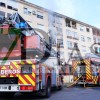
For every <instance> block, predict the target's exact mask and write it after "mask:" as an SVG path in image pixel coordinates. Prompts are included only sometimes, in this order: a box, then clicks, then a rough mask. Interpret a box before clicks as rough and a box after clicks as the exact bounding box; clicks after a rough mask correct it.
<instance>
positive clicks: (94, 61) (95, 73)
mask: <svg viewBox="0 0 100 100" xmlns="http://www.w3.org/2000/svg"><path fill="white" fill-rule="evenodd" d="M77 47H78V46H77ZM78 53H79V55H81V54H80V51H79V49H78ZM72 74H73V80H74V82H75V84H76V83H78V84H80V85H82V84H84V86H85V85H87V84H92V85H99V83H100V58H99V57H97V56H95V55H94V54H92V53H91V54H89V56H86V57H84V58H82V57H81V58H80V59H78V60H77V59H74V60H73V61H72Z"/></svg>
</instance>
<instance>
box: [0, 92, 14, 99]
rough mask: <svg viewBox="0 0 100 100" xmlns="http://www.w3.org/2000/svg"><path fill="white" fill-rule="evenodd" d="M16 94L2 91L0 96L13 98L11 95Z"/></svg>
mask: <svg viewBox="0 0 100 100" xmlns="http://www.w3.org/2000/svg"><path fill="white" fill-rule="evenodd" d="M13 96H14V93H5V92H4V93H3V92H2V93H0V97H2V98H9V97H10V98H11V97H13Z"/></svg>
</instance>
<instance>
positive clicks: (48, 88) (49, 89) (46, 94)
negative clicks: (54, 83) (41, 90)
mask: <svg viewBox="0 0 100 100" xmlns="http://www.w3.org/2000/svg"><path fill="white" fill-rule="evenodd" d="M50 96H51V81H50V80H48V82H47V86H46V92H45V97H46V98H49V97H50Z"/></svg>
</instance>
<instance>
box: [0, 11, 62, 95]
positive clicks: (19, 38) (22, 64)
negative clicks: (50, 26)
mask: <svg viewBox="0 0 100 100" xmlns="http://www.w3.org/2000/svg"><path fill="white" fill-rule="evenodd" d="M51 39H52V37H51V36H50V35H48V34H44V33H40V34H38V33H37V32H36V31H35V30H34V29H33V28H32V27H31V26H30V25H29V24H28V23H27V22H26V21H25V20H24V19H23V18H22V17H21V16H20V15H19V14H18V13H14V14H13V15H12V16H10V17H9V19H3V20H2V21H1V23H0V93H1V94H3V95H6V94H7V95H8V94H9V95H12V96H13V95H14V93H16V92H21V93H25V92H28V93H30V94H31V93H32V94H33V93H39V94H42V95H44V96H46V97H50V95H51V89H52V88H53V87H56V88H58V89H61V88H62V85H63V84H62V83H63V82H62V75H61V73H60V72H61V68H60V67H61V66H60V65H59V62H58V55H57V52H55V51H53V50H52V48H51V45H52V44H51ZM52 51H53V52H54V53H53V54H52ZM7 95H6V96H7Z"/></svg>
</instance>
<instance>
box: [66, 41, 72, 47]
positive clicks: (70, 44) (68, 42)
mask: <svg viewBox="0 0 100 100" xmlns="http://www.w3.org/2000/svg"><path fill="white" fill-rule="evenodd" d="M67 47H68V48H69V49H72V48H73V44H72V42H70V41H67Z"/></svg>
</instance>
